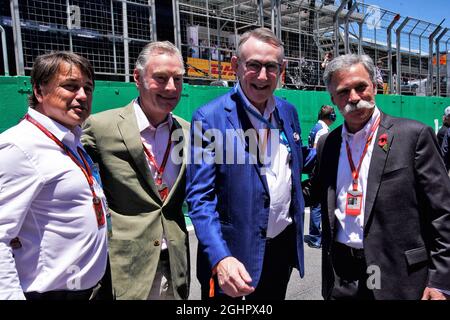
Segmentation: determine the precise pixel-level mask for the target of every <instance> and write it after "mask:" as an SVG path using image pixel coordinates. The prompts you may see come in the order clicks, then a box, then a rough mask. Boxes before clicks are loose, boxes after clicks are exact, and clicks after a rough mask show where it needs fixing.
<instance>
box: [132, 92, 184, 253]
mask: <svg viewBox="0 0 450 320" xmlns="http://www.w3.org/2000/svg"><path fill="white" fill-rule="evenodd" d="M133 107H134V114H135V115H136V120H137V124H138V128H139V132H140V133H141V140H142V143H143V144H144V146H145V147H146V148H147V150H148V151H149V152H150V153H151V154H152V155H153V157H154V158H155V160H156V163H157V164H158V166H160V165H161V163H162V162H163V159H164V154H165V152H166V148H167V142H168V139H169V135H170V129H171V128H172V125H173V118H172V114H170V113H169V114H168V116H167V120H166V121H164V122H163V123H161V124H159V125H158V127H156V128H155V127H154V126H153V125H152V124H151V123H150V122H149V121H148V119H147V116H146V115H145V113H144V111H142V108H141V107H140V106H139V101H138V99H135V100H134V103H133ZM174 145H175V143H174V142H172V144H171V146H170V153H171V152H172V151H173V148H174ZM170 153H169V157H168V159H167V163H166V167H165V169H164V173H163V175H162V181H163V183H164V184H166V185H167V187H168V188H169V190H171V189H172V187H173V185H174V184H175V181H176V180H177V178H178V175H179V173H180V168H181V165H180V164H175V163H174V162H173V161H172V157H171V156H170ZM146 159H147V164H148V166H149V168H150V171H151V173H152V177H153V179H154V180H155V181H156V178H157V176H158V172H157V170H156V168H155V166H154V164H153V163H152V162H151V161H150V160H149V159H148V157H146ZM166 248H167V242H166V239H165V237H164V236H163V239H162V243H161V249H166Z"/></svg>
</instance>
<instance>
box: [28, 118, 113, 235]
mask: <svg viewBox="0 0 450 320" xmlns="http://www.w3.org/2000/svg"><path fill="white" fill-rule="evenodd" d="M25 119H26V120H28V121H29V122H31V123H32V124H34V125H35V126H36V127H38V129H39V130H41V131H42V132H43V133H44V134H45V135H46V136H47V137H49V138H50V139H51V140H53V141H54V142H55V143H56V144H57V145H58V146H59V147H60V148H61V149H63V150H64V152H65V153H66V154H67V155H68V156H69V157H70V159H71V160H72V161H73V162H75V164H76V165H77V166H78V167H79V168H80V170H81V171H82V172H83V174H84V176H85V177H86V180H87V182H88V184H89V189H91V193H92V203H93V207H94V210H95V216H96V219H97V223H98V226H103V225H104V224H105V215H104V214H103V207H102V201H101V199H100V198H99V197H98V196H97V194H96V193H95V189H94V177H93V175H92V171H91V168H90V166H89V164H88V162H87V160H86V158H85V157H84V155H83V152H82V151H81V149H80V148H79V147H78V148H77V152H78V154H79V156H80V158H81V160H82V161H83V163H81V162H80V161H79V160H78V158H77V157H76V156H75V155H74V154H73V152H72V151H71V150H70V149H69V148H68V147H67V146H66V145H64V144H63V143H62V142H61V141H59V140H58V138H57V137H56V136H55V135H54V134H53V133H51V132H50V131H48V130H47V128H45V127H44V126H43V125H41V124H40V123H39V122H37V121H36V120H35V119H33V118H32V117H31V116H30V115H29V114H27V115H26V116H25Z"/></svg>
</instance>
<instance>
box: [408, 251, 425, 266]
mask: <svg viewBox="0 0 450 320" xmlns="http://www.w3.org/2000/svg"><path fill="white" fill-rule="evenodd" d="M405 256H406V261H407V262H408V265H409V266H410V267H411V266H413V265H416V264H418V263H421V262H424V261H427V260H428V252H427V249H426V248H425V247H419V248H415V249H410V250H406V251H405Z"/></svg>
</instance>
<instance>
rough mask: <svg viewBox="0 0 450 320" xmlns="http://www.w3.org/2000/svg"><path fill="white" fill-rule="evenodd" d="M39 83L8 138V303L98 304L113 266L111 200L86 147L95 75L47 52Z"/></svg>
mask: <svg viewBox="0 0 450 320" xmlns="http://www.w3.org/2000/svg"><path fill="white" fill-rule="evenodd" d="M31 84H32V88H33V93H32V96H31V97H30V108H29V109H28V113H27V114H26V116H25V117H24V119H23V120H22V121H21V122H20V123H19V124H18V125H16V126H14V127H13V128H11V129H9V130H7V131H5V132H4V133H2V134H1V135H0V299H25V298H27V299H31V300H33V299H39V300H54V299H56V300H88V299H92V298H94V297H95V295H96V293H97V292H98V289H99V281H100V280H101V279H102V277H103V275H104V274H105V270H106V269H107V237H106V232H107V216H106V213H107V206H106V201H105V197H104V195H103V191H102V188H101V182H100V180H99V178H98V171H97V169H96V168H95V166H93V163H92V160H91V159H90V158H89V156H88V155H87V154H86V152H85V150H84V149H83V147H82V145H81V143H80V135H81V128H80V124H81V123H82V122H83V121H84V120H85V119H86V118H87V117H88V116H89V114H90V112H91V104H92V92H93V89H94V71H93V68H92V66H91V65H90V63H89V62H88V61H87V60H86V59H85V58H83V57H81V56H78V55H76V54H74V53H71V52H56V53H50V54H45V55H42V56H39V57H37V58H36V60H35V63H34V65H33V70H32V72H31ZM103 285H104V286H107V284H106V283H103Z"/></svg>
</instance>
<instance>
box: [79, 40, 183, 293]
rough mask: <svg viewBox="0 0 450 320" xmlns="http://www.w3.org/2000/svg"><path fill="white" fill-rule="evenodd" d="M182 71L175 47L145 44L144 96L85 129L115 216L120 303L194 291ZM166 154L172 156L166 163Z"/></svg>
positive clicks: (113, 246) (112, 249)
mask: <svg viewBox="0 0 450 320" xmlns="http://www.w3.org/2000/svg"><path fill="white" fill-rule="evenodd" d="M183 73H184V67H183V62H182V58H181V55H180V53H179V51H178V49H177V48H176V47H174V46H173V44H171V43H169V42H167V41H165V42H154V43H150V44H148V45H147V46H146V47H144V49H143V50H142V52H141V54H140V55H139V57H138V61H137V63H136V68H135V70H134V79H135V82H136V86H137V88H138V90H139V97H138V98H137V99H135V100H133V101H132V102H131V103H130V104H128V105H127V106H126V107H123V108H119V109H112V110H108V111H105V112H101V113H98V114H95V115H93V116H91V117H90V118H89V119H88V120H87V121H86V123H85V124H84V134H83V137H82V142H83V144H84V146H85V148H86V150H87V151H88V152H89V154H90V155H91V157H92V158H93V160H94V162H96V163H98V165H99V169H100V173H101V179H102V182H103V188H104V190H105V194H106V197H107V200H108V205H109V211H110V213H111V222H112V223H111V224H112V234H110V236H109V255H110V261H111V275H112V285H113V291H114V295H115V297H116V298H117V299H139V300H141V299H187V297H188V294H189V284H190V265H189V243H188V239H189V237H188V233H187V230H186V224H185V220H184V215H183V212H182V205H183V201H184V198H185V183H186V182H185V163H184V161H182V160H183V159H184V156H185V155H186V154H187V153H186V150H185V149H184V147H185V146H187V145H188V141H187V139H188V137H189V135H188V130H189V123H188V122H186V121H184V120H183V119H181V118H179V117H176V116H174V115H172V113H171V111H172V110H173V109H174V108H175V106H176V104H177V103H178V101H179V99H180V97H181V90H182V76H183ZM164 130H165V131H164ZM183 131H185V132H186V133H187V134H184V132H183ZM164 134H165V135H164ZM162 137H164V138H162ZM168 137H171V138H169V139H170V141H168V140H167V138H168ZM161 150H162V152H161ZM168 150H169V151H170V152H169V151H168ZM161 153H162V154H164V158H167V157H166V156H165V154H166V153H169V154H170V156H169V157H168V159H166V160H167V161H166V162H164V161H165V160H164V159H162V156H161ZM158 155H159V156H158ZM161 171H163V172H162V174H161V175H160V173H161ZM161 176H162V182H161V181H158V179H160V180H161ZM166 186H167V190H166V191H167V193H165V194H164V193H163V192H162V191H161V190H162V189H164V188H165V187H166Z"/></svg>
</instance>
